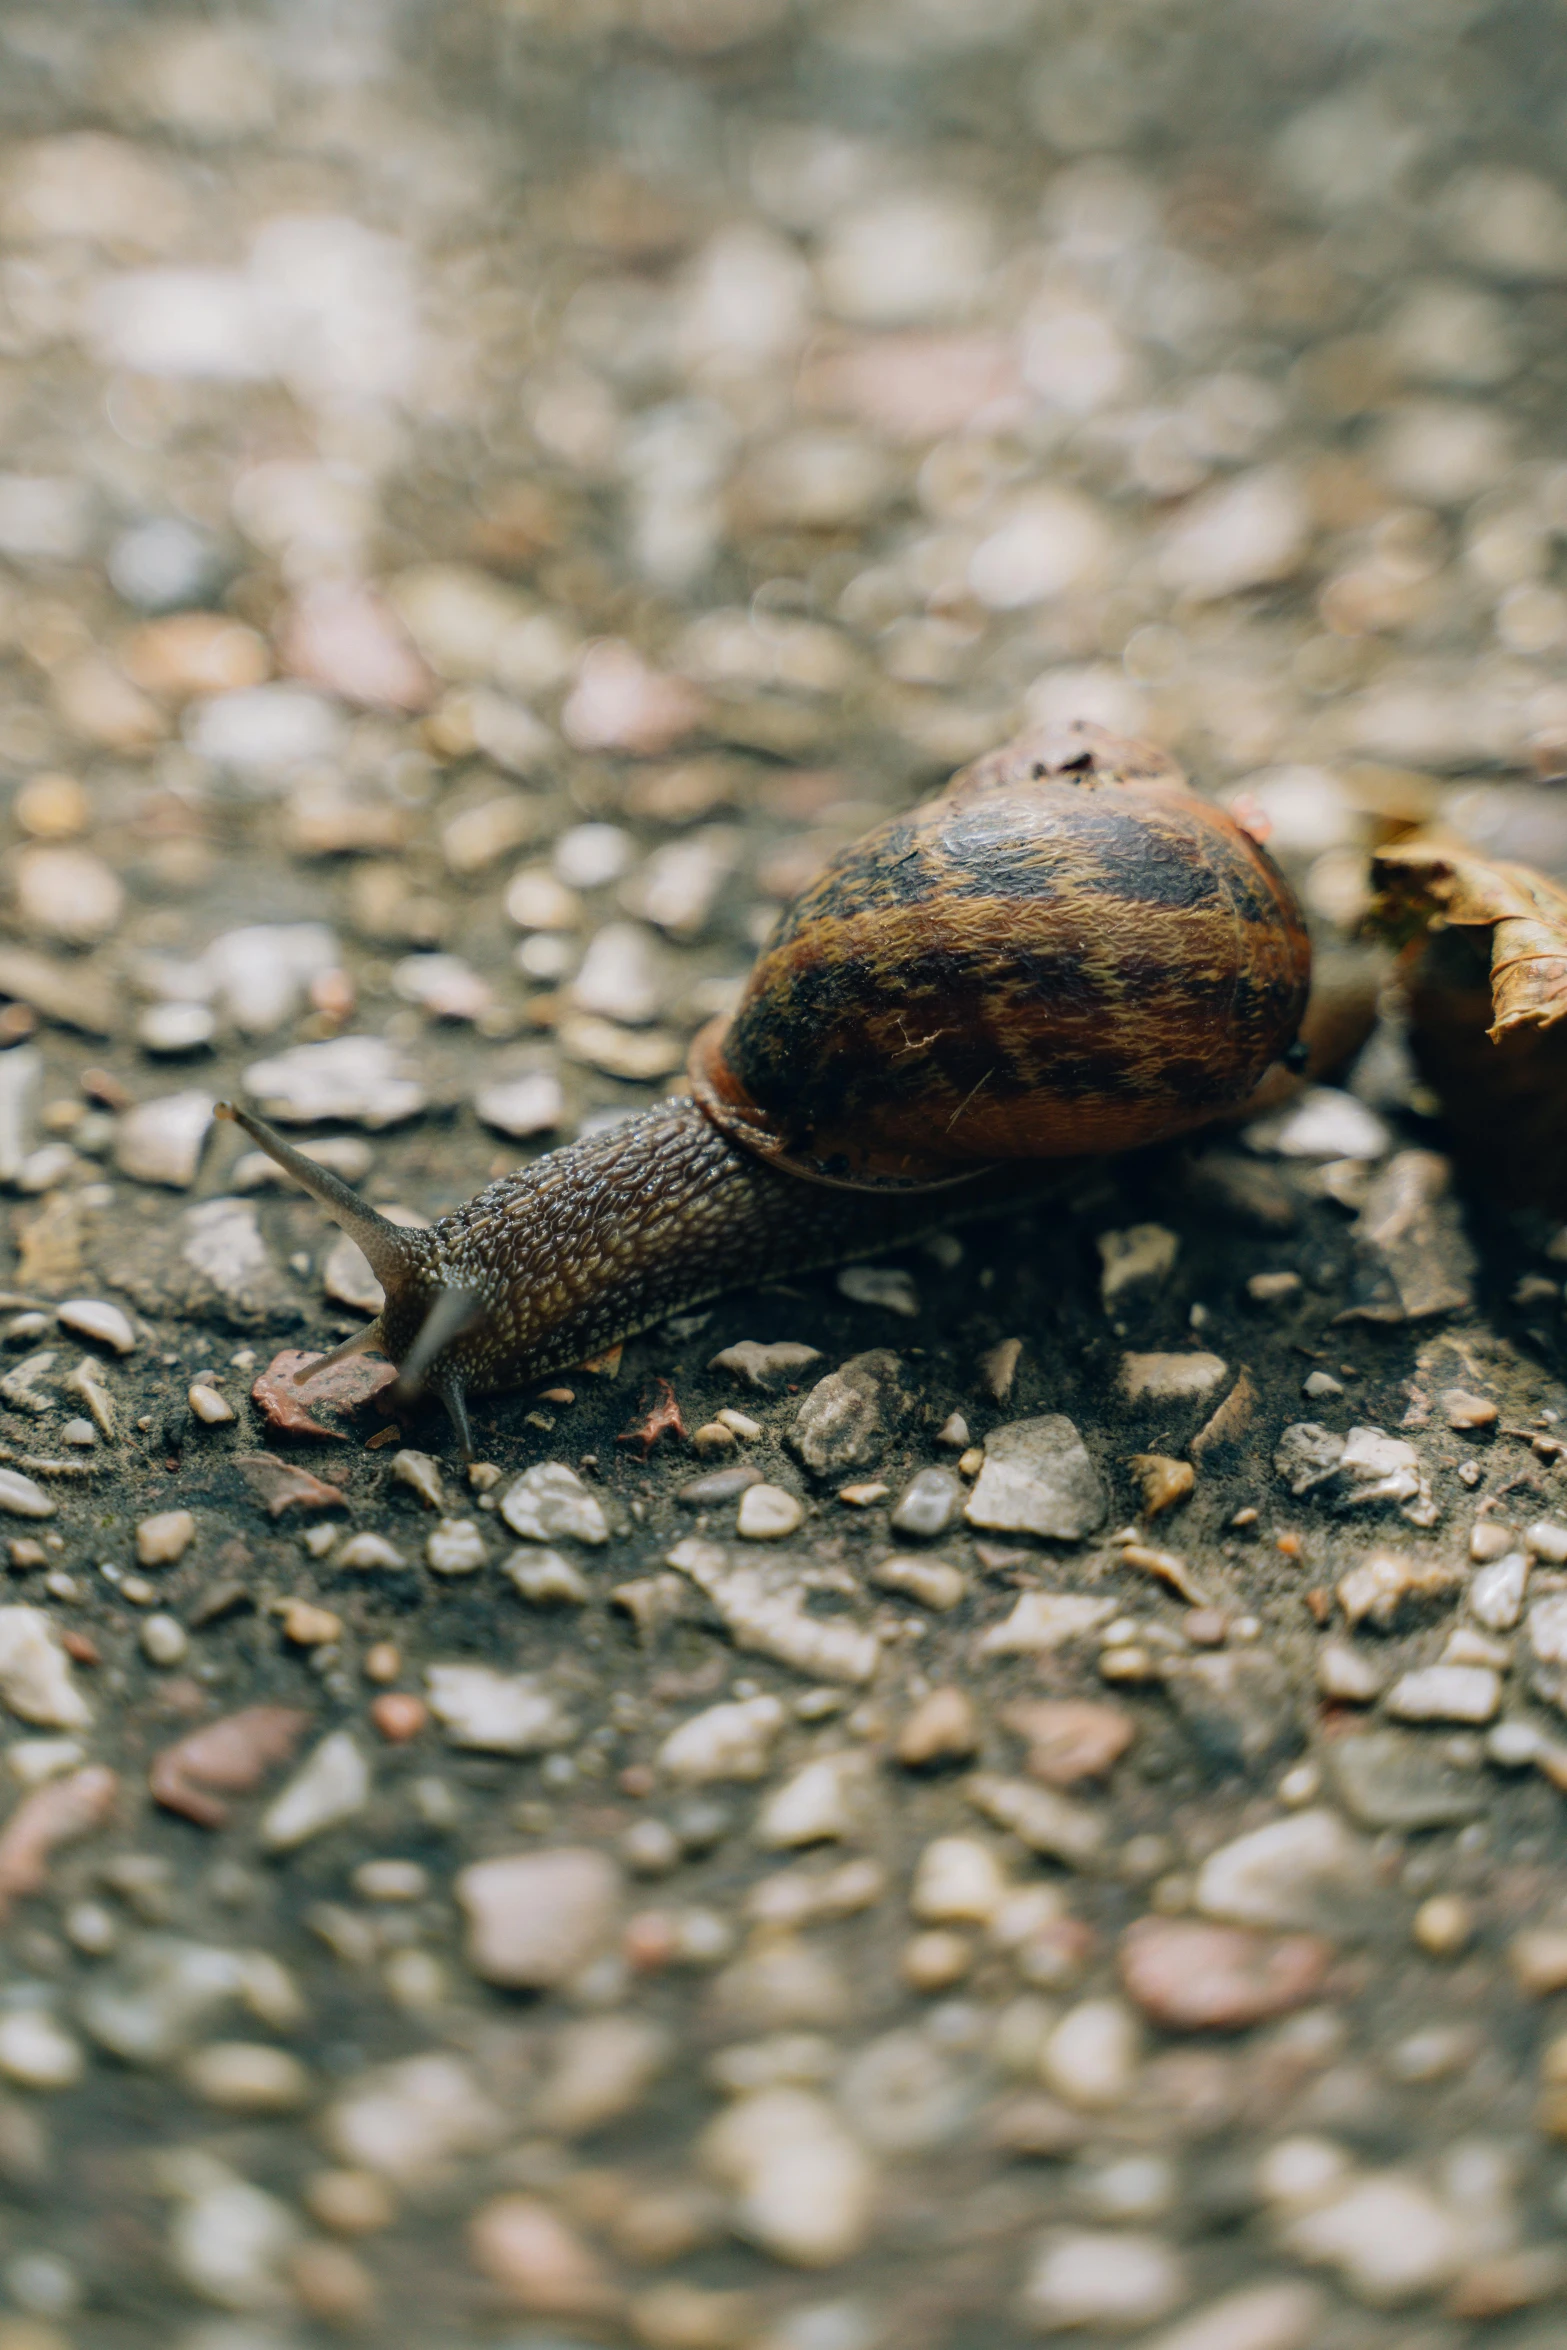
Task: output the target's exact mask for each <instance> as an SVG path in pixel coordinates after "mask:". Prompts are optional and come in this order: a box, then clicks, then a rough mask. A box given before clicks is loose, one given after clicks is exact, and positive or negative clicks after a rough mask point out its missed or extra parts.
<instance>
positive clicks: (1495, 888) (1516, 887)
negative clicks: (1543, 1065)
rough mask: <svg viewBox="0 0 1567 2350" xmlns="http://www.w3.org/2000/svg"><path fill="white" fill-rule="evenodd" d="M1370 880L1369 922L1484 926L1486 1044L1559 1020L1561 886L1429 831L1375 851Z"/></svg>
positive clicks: (1566, 963)
mask: <svg viewBox="0 0 1567 2350" xmlns="http://www.w3.org/2000/svg"><path fill="white" fill-rule="evenodd" d="M1371 878H1372V883H1373V886H1374V887H1375V889H1376V891H1377V901H1376V905H1375V907H1374V909H1373V913H1372V921H1373V923H1374V924H1375V926H1376V927H1377V928H1378V929H1381V930H1383V931H1385V932H1387V933H1389V934H1390V935H1392V936H1394V937H1400V938H1402V937H1408V936H1410V935H1412V934H1413V933H1415V932H1416V931H1417V930H1418V929H1419V928H1420V927H1421V926H1422V925H1423V924H1425V923H1430V922H1433V921H1434V922H1439V923H1451V924H1453V925H1454V926H1455V927H1456V928H1459V929H1486V928H1489V929H1490V931H1491V1009H1492V1013H1493V1019H1492V1023H1491V1027H1490V1029H1489V1031H1488V1034H1489V1035H1490V1036H1491V1038H1492V1040H1493V1041H1495V1040H1498V1039H1500V1038H1501V1037H1503V1036H1505V1035H1506V1034H1507V1032H1508V1031H1509V1030H1510V1029H1514V1028H1523V1027H1534V1028H1551V1027H1554V1026H1555V1024H1556V1022H1557V1021H1558V1020H1562V1019H1567V890H1563V889H1561V888H1560V887H1558V885H1557V884H1556V883H1555V882H1554V881H1547V879H1546V878H1545V875H1544V874H1543V873H1535V872H1533V871H1532V870H1531V869H1530V867H1529V866H1527V865H1500V864H1493V863H1492V862H1491V860H1490V859H1489V858H1486V857H1481V856H1478V855H1476V853H1475V852H1474V851H1473V850H1472V849H1469V848H1466V847H1465V846H1464V844H1463V843H1462V842H1461V841H1454V840H1449V839H1445V838H1443V837H1442V836H1441V835H1440V834H1432V833H1413V834H1411V835H1410V837H1409V838H1408V839H1407V840H1400V841H1394V842H1393V843H1392V844H1391V846H1389V847H1387V848H1385V849H1381V850H1379V851H1378V853H1377V855H1376V856H1375V858H1373V860H1372V866H1371Z"/></svg>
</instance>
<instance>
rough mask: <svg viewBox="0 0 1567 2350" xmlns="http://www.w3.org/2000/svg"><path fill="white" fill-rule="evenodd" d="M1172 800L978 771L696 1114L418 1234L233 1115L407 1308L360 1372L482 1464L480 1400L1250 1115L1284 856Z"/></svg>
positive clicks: (816, 917)
mask: <svg viewBox="0 0 1567 2350" xmlns="http://www.w3.org/2000/svg"><path fill="white" fill-rule="evenodd" d="M1183 781H1184V779H1183V778H1182V777H1181V775H1180V772H1179V770H1178V769H1177V768H1175V767H1174V765H1173V763H1172V762H1171V761H1170V760H1169V759H1167V758H1166V757H1165V756H1164V754H1163V753H1162V752H1159V751H1156V750H1153V749H1151V748H1150V747H1149V746H1148V745H1146V744H1141V743H1132V742H1126V741H1123V740H1121V739H1120V738H1117V737H1114V736H1111V735H1108V734H1106V733H1105V732H1104V731H1103V729H1101V728H1098V727H1090V726H1081V725H1078V726H1073V727H1069V728H1065V729H1062V728H1055V729H1051V730H1048V731H1040V732H1036V733H1035V734H1033V735H1028V736H1024V737H1023V738H1021V739H1020V740H1019V741H1018V742H1016V743H1013V744H1009V745H1007V746H1005V747H1004V748H1003V749H1002V750H1000V751H998V752H995V753H992V754H991V756H990V757H988V758H986V759H981V760H978V761H976V762H975V763H974V765H973V766H971V767H969V768H966V769H965V770H964V771H963V772H962V773H961V774H959V775H957V776H955V777H954V778H953V781H952V782H951V784H950V785H949V786H948V788H947V790H946V791H945V792H944V793H943V794H942V795H941V796H940V798H939V799H937V800H933V801H930V802H927V803H926V805H925V806H923V807H921V808H917V809H915V810H914V811H913V813H912V814H911V815H909V816H908V817H904V818H900V819H897V820H895V821H894V822H892V823H891V824H886V825H882V826H881V827H879V828H878V829H877V830H876V831H875V832H873V833H871V834H869V835H867V837H866V838H865V839H864V840H863V841H860V842H856V843H854V844H853V845H852V846H851V847H849V848H848V849H846V850H844V851H843V852H842V853H841V854H840V855H839V856H838V857H836V858H835V859H834V860H833V861H832V863H831V864H830V865H829V866H828V868H827V870H826V872H825V873H824V874H823V876H822V878H821V879H820V880H819V881H818V882H817V883H816V884H815V886H814V887H813V888H812V889H810V890H808V891H807V892H806V894H805V896H804V897H803V898H802V899H801V900H800V901H799V903H798V904H797V905H796V906H795V907H794V909H793V910H792V911H791V912H789V913H788V914H786V915H785V916H784V918H783V921H782V923H781V924H780V927H779V929H778V931H777V932H776V933H775V935H774V938H773V940H772V941H771V943H770V944H769V946H768V948H767V949H766V951H765V952H764V954H763V956H762V958H761V960H760V961H759V963H758V964H757V967H756V969H755V971H754V972H753V974H752V977H751V979H750V981H749V983H748V985H747V988H746V991H745V994H744V996H743V998H742V1001H741V1004H740V1008H739V1010H738V1011H737V1013H736V1015H735V1018H734V1020H733V1021H732V1022H731V1023H730V1024H729V1025H728V1027H727V1028H725V1027H724V1025H723V1024H722V1023H715V1025H714V1027H713V1028H711V1029H709V1030H706V1031H704V1032H703V1035H702V1036H701V1037H699V1038H698V1040H697V1043H696V1045H695V1047H694V1048H693V1053H692V1066H691V1078H692V1085H693V1090H694V1096H695V1098H694V1099H686V1098H683V1097H682V1098H679V1099H676V1100H674V1101H670V1102H665V1103H662V1104H660V1106H659V1107H658V1108H657V1109H654V1110H650V1111H648V1112H646V1113H645V1115H643V1116H641V1117H638V1118H633V1119H631V1120H629V1121H628V1122H627V1123H626V1124H625V1125H623V1126H618V1127H614V1128H612V1129H611V1130H610V1132H608V1133H607V1134H602V1135H597V1136H595V1137H593V1138H592V1139H591V1140H589V1141H586V1142H578V1143H575V1144H572V1145H571V1146H570V1147H569V1148H567V1149H565V1150H560V1151H554V1152H551V1153H550V1154H549V1155H548V1156H547V1157H545V1158H542V1159H539V1160H537V1161H535V1163H534V1164H533V1165H532V1166H529V1167H525V1168H523V1169H521V1170H520V1171H518V1172H517V1173H515V1174H511V1175H507V1176H503V1177H502V1178H501V1180H500V1181H499V1182H497V1183H492V1184H491V1185H490V1186H489V1188H488V1190H486V1191H482V1192H480V1193H479V1195H478V1197H477V1198H476V1199H472V1200H470V1201H468V1203H467V1204H466V1206H464V1207H461V1208H457V1209H455V1210H454V1211H453V1212H452V1214H450V1215H449V1216H443V1217H442V1218H441V1220H440V1222H439V1223H437V1224H435V1225H433V1226H431V1227H430V1228H429V1229H428V1230H427V1231H423V1232H412V1231H406V1230H404V1229H403V1228H402V1227H400V1226H397V1225H393V1224H389V1223H387V1222H386V1220H385V1219H384V1218H383V1217H381V1216H378V1215H377V1214H376V1213H375V1211H374V1209H372V1208H369V1207H367V1206H366V1204H365V1203H364V1201H363V1200H361V1199H360V1198H359V1197H358V1196H357V1194H356V1193H354V1192H352V1191H350V1190H349V1189H348V1187H347V1185H346V1184H344V1183H341V1182H340V1181H339V1180H338V1179H337V1177H336V1176H333V1175H330V1174H329V1173H328V1172H327V1171H326V1170H325V1169H323V1168H321V1167H318V1166H317V1165H316V1164H315V1163H314V1162H313V1161H312V1160H310V1159H307V1158H305V1157H303V1156H302V1155H301V1153H299V1152H298V1151H296V1150H295V1149H294V1148H293V1147H292V1145H291V1144H289V1143H287V1142H286V1141H285V1140H284V1139H283V1137H282V1136H281V1135H279V1134H276V1133H274V1132H273V1131H272V1129H271V1128H270V1127H268V1126H265V1125H264V1124H263V1123H262V1122H261V1121H260V1120H259V1119H257V1118H253V1117H251V1116H250V1115H249V1114H248V1113H247V1112H245V1111H242V1110H231V1109H229V1108H228V1107H227V1106H226V1105H225V1106H224V1107H223V1110H222V1115H224V1116H225V1117H230V1118H233V1119H234V1120H235V1121H236V1123H237V1124H239V1125H240V1126H242V1127H244V1129H245V1130H246V1132H247V1133H249V1134H250V1135H251V1136H252V1137H253V1138H254V1139H255V1141H257V1142H258V1143H260V1144H261V1146H262V1148H263V1149H264V1150H266V1151H268V1152H269V1153H270V1154H271V1156H272V1157H273V1158H274V1159H276V1160H277V1161H278V1162H279V1164H280V1165H282V1166H283V1167H285V1168H287V1170H288V1171H289V1172H290V1173H291V1174H292V1175H293V1176H294V1177H295V1179H296V1180H297V1181H298V1182H299V1183H301V1184H302V1185H303V1186H304V1188H305V1189H306V1190H307V1191H309V1192H311V1193H312V1194H313V1195H314V1196H315V1197H316V1198H317V1199H319V1200H320V1201H321V1202H322V1204H323V1205H324V1206H325V1207H326V1208H327V1209H328V1210H329V1212H330V1213H331V1214H332V1215H333V1216H334V1217H335V1218H336V1220H337V1222H338V1223H339V1224H341V1225H342V1226H343V1228H344V1230H345V1231H347V1232H349V1233H350V1234H351V1235H352V1237H353V1238H354V1239H355V1240H356V1241H357V1242H358V1243H359V1245H360V1247H361V1248H362V1249H363V1251H364V1253H365V1255H366V1256H367V1257H368V1259H369V1261H370V1264H371V1267H372V1269H373V1271H374V1272H375V1274H376V1277H377V1279H378V1280H379V1281H380V1283H381V1285H382V1287H383V1289H384V1290H385V1292H386V1304H385V1306H384V1308H383V1310H382V1312H381V1313H380V1314H379V1315H378V1317H377V1318H376V1320H375V1322H373V1323H372V1324H371V1325H370V1326H369V1328H368V1329H367V1330H365V1331H363V1332H361V1333H359V1334H358V1336H357V1337H356V1338H354V1339H351V1340H350V1341H349V1342H348V1344H347V1346H346V1347H344V1348H341V1349H339V1353H354V1352H358V1351H360V1350H361V1349H363V1348H367V1347H380V1348H381V1349H383V1350H384V1351H385V1352H386V1353H387V1354H389V1355H390V1356H391V1358H392V1360H393V1361H394V1362H395V1363H397V1364H398V1365H399V1367H400V1369H401V1372H402V1385H403V1388H404V1391H405V1392H413V1391H417V1389H418V1387H419V1386H420V1385H422V1384H423V1385H428V1386H430V1387H432V1388H433V1389H434V1390H435V1392H436V1393H437V1394H438V1395H439V1396H440V1397H441V1399H442V1401H443V1402H444V1403H445V1405H446V1407H447V1410H448V1412H449V1413H450V1415H451V1418H452V1421H453V1424H454V1426H455V1427H456V1430H457V1433H458V1435H459V1437H460V1439H461V1441H462V1444H463V1447H464V1450H465V1451H468V1452H470V1453H471V1450H472V1443H471V1437H470V1433H469V1428H468V1418H467V1408H466V1400H465V1399H466V1397H467V1396H468V1395H469V1394H472V1393H484V1392H490V1391H493V1390H495V1389H498V1388H505V1387H517V1386H522V1385H525V1384H527V1383H528V1382H530V1381H532V1382H536V1381H538V1380H541V1379H544V1378H547V1377H549V1376H550V1374H551V1373H553V1372H558V1371H562V1370H566V1369H569V1368H572V1367H574V1366H575V1365H577V1364H580V1363H582V1362H584V1361H585V1360H587V1359H588V1358H590V1357H592V1356H593V1355H595V1354H598V1353H601V1352H603V1350H604V1349H605V1348H607V1347H609V1346H611V1345H612V1344H614V1343H615V1341H617V1340H618V1339H622V1338H629V1337H631V1336H633V1335H634V1334H635V1333H636V1332H638V1331H640V1330H645V1329H647V1328H649V1327H650V1326H651V1325H652V1324H653V1323H655V1322H659V1321H662V1320H663V1319H664V1318H665V1317H666V1316H668V1315H670V1314H672V1313H677V1312H680V1311H681V1310H683V1309H684V1308H686V1307H689V1306H692V1305H695V1304H698V1303H700V1302H701V1301H702V1300H704V1299H706V1298H709V1297H713V1296H716V1295H717V1294H719V1292H721V1291H723V1290H726V1289H735V1288H741V1287H750V1286H754V1285H755V1284H757V1283H758V1282H764V1281H773V1280H778V1279H786V1278H788V1277H789V1276H790V1275H793V1274H797V1273H803V1272H808V1271H810V1270H811V1269H812V1268H814V1267H817V1266H822V1265H830V1264H838V1263H842V1262H843V1261H844V1259H846V1258H849V1257H854V1256H859V1255H863V1254H866V1253H874V1252H875V1251H876V1250H879V1249H885V1248H888V1247H895V1246H897V1245H898V1243H899V1242H900V1241H905V1240H908V1239H910V1238H913V1237H915V1236H917V1235H918V1234H920V1233H923V1232H928V1231H930V1230H932V1229H934V1228H935V1227H936V1226H937V1225H940V1224H945V1223H950V1222H952V1221H954V1220H957V1219H959V1218H963V1217H967V1216H977V1215H983V1214H986V1213H989V1212H991V1211H992V1210H995V1209H999V1208H1002V1207H1005V1206H1008V1205H1012V1204H1015V1203H1017V1202H1019V1201H1022V1200H1027V1199H1029V1198H1032V1197H1037V1196H1038V1195H1039V1194H1040V1192H1041V1190H1042V1189H1045V1188H1048V1187H1049V1186H1050V1177H1049V1175H1048V1173H1047V1171H1046V1169H1045V1168H1043V1167H1042V1166H1041V1165H1040V1164H1039V1162H1040V1161H1049V1160H1055V1161H1060V1160H1062V1159H1073V1158H1079V1157H1084V1156H1088V1155H1092V1154H1097V1153H1099V1152H1102V1151H1106V1150H1122V1149H1127V1148H1130V1147H1133V1146H1135V1145H1137V1144H1141V1143H1147V1142H1151V1141H1154V1140H1157V1139H1160V1138H1162V1137H1164V1136H1167V1135H1174V1134H1180V1133H1184V1132H1185V1131H1187V1130H1188V1129H1189V1128H1191V1127H1193V1126H1197V1125H1200V1124H1202V1123H1204V1122H1205V1121H1206V1120H1208V1119H1210V1118H1212V1117H1215V1116H1217V1115H1219V1114H1221V1113H1222V1112H1224V1111H1226V1110H1229V1109H1233V1108H1235V1107H1236V1106H1237V1105H1238V1104H1239V1103H1240V1102H1242V1101H1243V1100H1244V1099H1245V1098H1246V1096H1247V1095H1248V1094H1249V1092H1250V1091H1251V1089H1252V1087H1253V1086H1254V1085H1255V1084H1256V1081H1257V1079H1258V1078H1259V1077H1260V1076H1261V1075H1262V1072H1263V1070H1264V1069H1265V1068H1266V1067H1267V1066H1268V1065H1269V1063H1270V1062H1272V1061H1273V1060H1274V1059H1275V1058H1276V1057H1278V1056H1279V1055H1280V1054H1281V1053H1283V1052H1284V1051H1285V1049H1286V1048H1287V1047H1289V1046H1290V1045H1291V1044H1292V1043H1293V1041H1294V1039H1295V1037H1296V1034H1297V1031H1298V1029H1299V1025H1300V1020H1301V1015H1302V1013H1303V1011H1304V1009H1305V1002H1306V990H1307V985H1308V982H1309V978H1310V951H1309V948H1308V945H1307V942H1306V934H1305V928H1304V924H1303V922H1302V919H1301V915H1300V911H1299V908H1298V907H1297V906H1296V904H1295V901H1294V899H1293V898H1292V897H1291V895H1290V892H1289V889H1288V887H1287V885H1286V883H1285V882H1284V881H1283V879H1282V877H1281V876H1280V875H1279V873H1278V872H1277V871H1276V869H1275V868H1274V866H1273V865H1272V864H1271V862H1270V861H1269V859H1268V858H1267V856H1266V855H1265V854H1264V853H1263V851H1262V850H1261V849H1259V848H1258V846H1257V844H1256V843H1255V842H1254V841H1253V840H1252V839H1251V838H1250V837H1249V836H1248V835H1247V834H1245V833H1244V832H1242V831H1241V829H1240V828H1239V826H1237V825H1235V824H1234V823H1232V822H1231V820H1230V819H1229V818H1228V817H1227V816H1224V815H1222V814H1221V813H1220V812H1219V811H1218V810H1216V809H1213V808H1210V807H1208V806H1207V805H1206V803H1205V802H1203V801H1201V800H1198V799H1195V798H1193V797H1192V796H1191V795H1190V794H1189V793H1187V792H1186V791H1184V790H1183V789H1182V788H1181V786H1182V783H1183ZM986 1162H1001V1163H1000V1164H996V1163H991V1164H986ZM1007 1162H1011V1163H1010V1164H1009V1163H1007ZM867 1186H869V1187H874V1186H883V1187H884V1188H881V1189H877V1188H866V1187H867ZM332 1359H335V1358H331V1357H329V1358H328V1360H332ZM321 1367H322V1366H321V1365H319V1364H318V1365H316V1366H314V1368H317V1369H319V1368H321Z"/></svg>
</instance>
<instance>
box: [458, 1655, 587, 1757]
mask: <svg viewBox="0 0 1567 2350" xmlns="http://www.w3.org/2000/svg"><path fill="white" fill-rule="evenodd" d="M425 1678H426V1681H427V1682H428V1685H429V1691H430V1711H431V1712H432V1713H433V1714H434V1716H435V1718H436V1720H437V1721H438V1722H439V1723H440V1725H441V1727H442V1729H443V1730H444V1731H445V1732H446V1741H447V1744H448V1745H449V1746H461V1747H466V1748H469V1749H471V1750H472V1751H473V1752H475V1753H478V1754H546V1753H548V1752H549V1750H550V1749H551V1748H552V1747H556V1746H569V1745H570V1744H571V1742H572V1740H573V1739H574V1738H575V1737H576V1736H577V1732H578V1725H577V1723H576V1722H575V1721H574V1720H573V1719H572V1717H571V1715H570V1714H569V1713H568V1712H567V1711H566V1708H565V1706H564V1705H563V1704H562V1703H561V1700H560V1698H559V1696H558V1695H557V1693H556V1692H555V1691H554V1690H553V1689H550V1688H549V1687H547V1685H546V1684H545V1683H544V1682H543V1681H541V1680H540V1679H539V1677H538V1675H537V1674H536V1673H497V1672H495V1671H493V1670H492V1669H491V1667H490V1666H488V1665H431V1666H430V1667H429V1669H428V1671H427V1673H426V1675H425Z"/></svg>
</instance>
